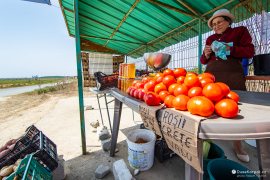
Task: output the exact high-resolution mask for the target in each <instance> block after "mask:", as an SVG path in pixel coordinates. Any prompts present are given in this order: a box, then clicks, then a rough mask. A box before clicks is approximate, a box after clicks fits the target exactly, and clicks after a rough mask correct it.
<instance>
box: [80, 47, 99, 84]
mask: <svg viewBox="0 0 270 180" xmlns="http://www.w3.org/2000/svg"><path fill="white" fill-rule="evenodd" d="M81 55H82V65H83V80H84V81H83V82H84V87H95V86H96V81H95V78H94V76H93V74H92V75H91V74H90V71H89V53H86V52H82V53H81Z"/></svg>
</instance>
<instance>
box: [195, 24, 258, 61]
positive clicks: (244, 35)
mask: <svg viewBox="0 0 270 180" xmlns="http://www.w3.org/2000/svg"><path fill="white" fill-rule="evenodd" d="M215 40H216V41H220V42H225V43H229V42H233V46H232V47H230V55H229V56H227V58H228V60H231V59H239V60H241V59H242V58H252V57H253V56H254V45H253V44H252V38H251V36H250V34H249V32H248V30H247V28H246V27H244V26H239V27H235V28H231V27H228V28H227V29H226V30H225V32H224V33H223V34H213V35H211V36H209V37H208V38H207V40H206V45H208V46H211V44H212V42H213V41H215ZM216 59H217V57H216V56H215V53H214V52H212V53H211V54H210V58H209V59H206V57H205V55H204V53H203V54H202V56H201V58H200V60H201V63H202V64H207V63H208V62H209V61H215V60H216Z"/></svg>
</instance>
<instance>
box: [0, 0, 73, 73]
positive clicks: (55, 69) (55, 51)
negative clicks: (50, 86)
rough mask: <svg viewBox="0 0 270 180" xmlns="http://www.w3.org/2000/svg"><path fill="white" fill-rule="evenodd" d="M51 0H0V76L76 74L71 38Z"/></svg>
mask: <svg viewBox="0 0 270 180" xmlns="http://www.w3.org/2000/svg"><path fill="white" fill-rule="evenodd" d="M51 3H52V5H51V6H49V5H47V4H39V3H33V2H27V1H22V0H0V78H22V77H23V78H25V77H32V76H36V75H38V76H39V77H40V76H55V75H61V76H75V75H76V74H77V66H76V49H75V48H76V44H75V39H74V38H72V37H69V35H68V31H67V29H66V25H65V21H64V18H63V15H62V12H61V9H60V8H59V3H58V0H51Z"/></svg>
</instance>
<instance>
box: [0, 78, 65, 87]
mask: <svg viewBox="0 0 270 180" xmlns="http://www.w3.org/2000/svg"><path fill="white" fill-rule="evenodd" d="M64 78H65V77H42V78H14V79H13V78H10V79H9V78H7V79H0V88H11V87H20V86H32V85H38V84H47V83H55V82H58V81H62V80H64Z"/></svg>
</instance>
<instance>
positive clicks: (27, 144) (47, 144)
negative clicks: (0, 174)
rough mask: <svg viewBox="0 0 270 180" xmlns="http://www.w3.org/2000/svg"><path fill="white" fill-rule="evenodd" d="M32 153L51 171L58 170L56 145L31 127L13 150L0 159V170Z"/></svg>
mask: <svg viewBox="0 0 270 180" xmlns="http://www.w3.org/2000/svg"><path fill="white" fill-rule="evenodd" d="M31 153H34V156H35V157H36V158H37V159H38V160H39V161H40V163H41V164H43V165H44V167H45V168H47V169H48V170H49V171H53V170H54V169H55V168H57V166H58V156H57V148H56V145H55V144H54V143H53V142H52V141H51V140H50V139H49V138H47V137H46V136H45V135H44V134H43V133H42V132H41V131H39V130H38V129H37V128H36V127H35V126H30V127H29V128H28V129H27V132H26V134H25V135H24V136H22V137H21V138H20V139H19V140H18V141H17V142H16V144H15V146H14V148H13V150H12V151H10V152H9V153H8V154H7V155H5V156H4V157H2V158H1V159H0V169H1V168H2V167H4V166H7V165H11V164H14V163H15V162H16V161H17V160H18V159H23V158H24V157H25V156H26V155H28V154H31Z"/></svg>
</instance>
